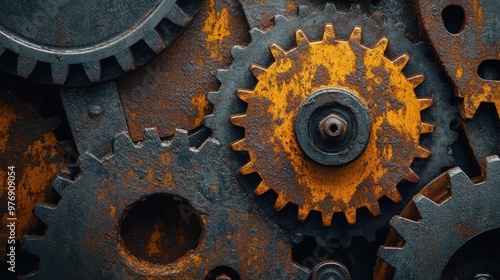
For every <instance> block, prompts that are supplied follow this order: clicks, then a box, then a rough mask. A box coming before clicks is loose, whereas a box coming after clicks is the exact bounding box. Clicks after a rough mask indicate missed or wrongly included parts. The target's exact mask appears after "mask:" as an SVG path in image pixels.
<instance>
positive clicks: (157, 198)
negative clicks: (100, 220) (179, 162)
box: [119, 194, 201, 264]
mask: <svg viewBox="0 0 500 280" xmlns="http://www.w3.org/2000/svg"><path fill="white" fill-rule="evenodd" d="M119 233H120V237H121V240H122V245H123V247H125V249H126V251H128V252H127V253H130V254H132V255H133V256H135V257H136V258H138V259H141V260H144V261H147V262H150V263H153V264H169V263H172V262H174V261H176V260H177V259H179V258H181V257H182V256H183V255H185V254H186V253H187V252H188V251H189V250H192V249H196V247H197V246H198V242H199V238H200V235H201V222H200V218H199V215H198V213H197V212H196V211H195V210H194V208H193V207H191V206H190V205H189V204H188V203H187V202H186V201H185V200H184V199H182V198H180V197H176V196H172V195H168V194H154V195H152V196H149V197H146V198H144V199H141V200H139V202H137V203H136V204H135V205H133V206H132V207H131V208H130V210H129V211H127V213H126V214H125V217H124V218H123V219H122V221H121V223H120V229H119Z"/></svg>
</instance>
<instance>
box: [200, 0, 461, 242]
mask: <svg viewBox="0 0 500 280" xmlns="http://www.w3.org/2000/svg"><path fill="white" fill-rule="evenodd" d="M327 23H333V25H334V26H335V34H336V36H337V37H338V38H348V37H349V33H350V32H351V31H352V30H353V29H354V27H355V26H359V27H361V28H362V30H363V32H362V36H363V37H362V42H361V43H362V44H363V45H365V46H372V45H373V44H375V43H376V42H377V40H380V39H381V38H382V37H386V38H387V39H388V40H389V45H388V48H387V50H386V52H385V55H386V56H387V57H389V58H395V57H396V56H397V55H400V54H402V53H408V54H409V56H410V61H409V62H408V64H407V65H406V67H405V68H404V69H403V72H404V73H405V74H408V73H411V74H417V73H422V74H424V75H425V78H426V81H424V83H423V84H421V85H420V86H419V87H417V88H416V90H415V91H416V94H417V97H418V96H426V97H429V96H430V97H433V98H434V105H433V106H431V107H430V108H429V109H426V110H425V111H423V112H422V120H424V121H426V122H429V123H432V124H434V125H435V126H436V131H435V132H434V133H432V134H430V135H423V136H422V138H421V142H420V143H421V146H424V147H427V148H430V150H431V151H432V157H431V158H430V159H426V160H421V161H414V162H413V166H412V168H413V169H414V170H415V171H416V173H417V174H418V175H419V176H420V178H421V182H420V183H419V184H416V185H412V184H409V183H408V184H407V183H403V184H401V185H400V186H399V191H400V193H401V195H402V203H400V204H396V203H394V202H392V201H388V199H384V198H383V199H382V200H384V201H381V200H379V202H380V205H381V215H380V216H378V217H373V216H372V215H371V214H369V213H368V210H366V211H364V210H365V209H361V210H358V215H357V216H358V221H357V223H356V225H354V226H348V225H347V223H346V222H344V221H341V220H340V221H339V220H337V221H336V218H335V216H334V219H333V225H332V226H331V227H328V228H324V227H322V225H321V221H320V219H321V218H318V217H316V218H315V217H309V218H308V219H306V221H305V222H298V221H297V219H296V218H295V217H296V216H297V209H296V208H295V209H294V208H293V207H289V206H290V204H289V206H286V207H285V208H284V209H283V210H282V211H281V212H274V211H273V209H272V205H273V203H274V199H275V197H273V196H272V195H268V196H266V195H263V196H261V197H258V198H255V200H256V201H257V203H258V204H259V205H260V206H261V207H262V208H264V209H266V210H267V213H268V214H269V215H270V216H272V217H273V218H274V219H276V220H277V221H278V223H279V224H280V225H282V226H283V227H285V228H288V229H291V230H294V231H295V232H297V233H299V234H304V235H309V236H317V237H319V236H321V237H322V238H324V239H329V238H336V239H339V240H340V241H341V243H342V244H343V245H346V246H348V245H349V243H350V239H351V238H352V237H355V236H364V237H365V238H366V239H367V240H369V241H373V240H375V233H376V231H377V230H379V229H381V228H385V227H387V224H388V222H389V220H390V218H391V217H392V216H393V215H395V214H396V213H400V211H401V210H402V209H403V207H404V206H405V205H406V204H407V203H408V202H409V201H410V199H411V197H412V196H413V195H415V194H416V193H417V192H418V190H420V189H421V188H422V187H423V186H424V185H425V184H426V183H427V182H429V181H430V180H431V179H432V178H434V177H435V176H437V175H438V174H439V173H440V172H442V171H441V170H442V169H443V168H447V167H450V166H454V165H456V164H455V162H454V159H453V152H452V151H451V147H452V144H453V143H454V141H455V139H456V137H457V135H456V133H455V132H453V131H452V130H451V129H450V121H451V120H452V119H453V118H454V117H455V116H457V115H458V112H457V110H456V108H454V107H452V106H451V105H450V102H449V98H450V97H451V96H452V94H453V93H452V89H451V88H450V87H449V86H448V85H447V84H444V83H442V81H441V80H440V78H439V71H440V68H439V65H438V64H437V63H435V62H433V61H430V60H429V59H428V58H427V57H426V54H427V53H428V47H427V46H426V45H425V44H424V43H418V44H412V43H411V42H410V41H408V40H407V38H406V37H405V27H404V25H402V24H392V23H390V22H385V20H384V17H383V15H380V13H375V14H373V15H372V16H371V17H369V16H365V15H362V14H361V11H360V8H359V6H353V7H352V8H351V10H350V11H349V12H348V13H342V12H338V11H337V10H336V8H335V6H334V4H333V3H330V2H327V4H326V6H325V7H324V9H323V11H322V12H321V13H310V11H309V9H307V7H301V9H299V14H298V16H297V17H296V18H294V19H286V18H284V17H282V16H279V15H278V16H276V17H275V26H274V27H273V28H271V29H270V30H269V31H267V32H263V31H261V30H259V29H255V28H254V29H252V30H250V35H251V39H252V41H251V43H250V44H249V45H248V46H235V47H233V49H232V52H231V54H232V56H233V58H234V62H233V64H232V65H231V66H230V68H229V69H227V70H219V71H218V73H217V78H218V79H219V80H220V82H221V86H220V89H219V91H218V92H211V93H209V95H208V99H209V100H210V102H212V103H213V104H214V113H213V114H212V115H209V116H207V117H206V125H207V127H209V128H210V129H211V130H212V131H213V136H214V138H215V139H217V140H218V141H220V142H221V144H222V145H223V146H224V147H225V151H226V153H228V158H231V159H232V161H233V162H232V164H233V168H232V169H233V174H235V175H236V174H237V172H238V171H237V170H236V169H237V168H239V167H241V166H242V165H243V164H244V163H246V162H248V159H247V158H244V157H245V155H240V154H236V153H232V152H231V151H230V148H229V147H230V143H232V142H233V141H235V140H238V139H240V138H243V137H242V136H243V132H242V130H241V128H236V127H235V126H228V120H229V117H230V116H231V115H233V114H237V113H244V112H245V103H244V102H242V101H241V100H239V99H238V98H237V97H236V95H235V93H236V91H237V89H240V88H248V89H252V88H253V87H254V86H255V83H256V81H255V78H254V76H253V75H252V73H251V72H250V71H249V70H248V68H249V66H250V65H251V64H257V65H263V66H267V65H270V64H271V63H272V62H273V57H272V55H271V52H270V51H269V45H270V44H271V43H276V44H277V45H279V46H281V47H282V48H283V49H291V48H292V47H294V44H295V31H296V30H297V29H301V30H303V31H304V33H305V34H307V36H308V38H309V40H310V41H315V40H318V39H319V38H321V35H322V32H323V30H324V26H325V24H327ZM258 180H259V178H255V176H254V177H252V175H250V176H248V177H242V178H241V180H240V182H241V183H242V184H243V185H244V188H245V189H246V190H247V191H248V192H252V191H253V188H255V186H256V184H257V183H258ZM363 211H364V212H363ZM310 216H313V215H310Z"/></svg>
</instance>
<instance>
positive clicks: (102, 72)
mask: <svg viewBox="0 0 500 280" xmlns="http://www.w3.org/2000/svg"><path fill="white" fill-rule="evenodd" d="M188 2H189V3H188ZM202 3H203V1H183V0H160V1H154V0H149V1H143V2H142V3H141V5H136V3H135V1H115V2H113V1H107V0H106V1H105V0H93V1H86V2H84V3H81V2H80V1H75V0H62V1H51V2H48V3H45V2H43V1H41V2H37V3H32V4H30V5H25V4H24V3H21V2H18V1H3V2H2V4H0V54H1V53H3V52H4V51H5V49H8V50H10V51H12V52H14V53H16V54H18V57H17V59H16V58H15V59H14V60H12V59H9V58H7V57H4V59H3V61H2V62H3V64H7V66H5V67H4V68H6V70H9V71H11V72H14V73H15V74H17V75H19V76H21V77H25V78H30V79H33V80H37V81H42V82H46V83H53V84H58V85H62V84H67V85H71V86H73V85H86V84H88V83H94V82H100V81H103V80H110V79H113V78H116V77H118V76H121V75H123V74H124V73H125V72H129V71H131V70H133V69H135V68H136V67H139V66H141V65H144V64H145V63H146V62H148V61H149V60H150V59H151V58H153V57H154V56H155V55H156V54H158V53H160V52H161V51H162V50H163V49H164V48H165V47H166V46H167V45H169V44H170V43H172V41H173V40H174V39H175V38H176V37H177V36H178V35H179V34H180V33H181V32H182V31H183V29H184V28H185V27H186V26H187V25H188V24H189V22H190V21H191V19H192V17H193V16H194V15H195V14H196V12H197V11H198V9H199V7H200V6H201V4H202ZM82 5H83V7H82ZM82 11H86V12H85V14H84V15H83V14H82ZM13 61H16V62H17V63H15V62H13ZM12 63H15V65H11V64H12Z"/></svg>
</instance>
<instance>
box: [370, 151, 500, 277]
mask: <svg viewBox="0 0 500 280" xmlns="http://www.w3.org/2000/svg"><path fill="white" fill-rule="evenodd" d="M482 171H483V173H482V176H481V177H480V178H475V179H472V180H471V179H469V178H468V177H467V175H466V174H465V173H464V172H463V171H462V170H461V169H460V168H454V169H451V170H449V171H448V172H446V173H444V174H442V175H441V176H439V177H438V178H436V179H435V180H434V181H432V182H431V183H430V184H429V185H428V186H427V187H425V188H424V189H423V190H422V192H421V193H420V194H418V195H416V196H415V197H414V198H413V200H412V202H411V203H410V204H409V205H408V206H407V207H406V208H405V210H404V211H403V212H402V214H401V215H400V216H395V217H394V218H393V219H392V220H391V226H392V227H393V228H394V231H392V233H391V234H390V235H389V238H388V239H387V241H386V244H385V245H384V246H382V247H381V248H380V250H379V257H380V258H381V260H383V261H384V262H380V263H379V265H378V269H377V272H376V277H375V278H376V279H441V278H439V277H440V275H442V273H443V271H444V269H445V267H446V264H447V263H448V262H449V261H450V259H451V257H452V256H453V254H454V253H455V252H456V251H457V250H458V249H459V248H460V247H461V246H462V245H464V244H465V243H466V242H467V241H468V240H470V239H471V238H473V237H474V236H476V235H478V234H480V233H484V232H487V231H489V230H492V229H496V228H499V227H500V207H499V205H500V196H498V195H497V194H498V192H499V191H500V159H499V158H498V156H491V157H488V158H486V159H485V160H484V163H483V166H482ZM478 202H480V203H478ZM387 264H389V265H390V266H392V267H393V268H394V269H395V271H394V270H393V269H392V268H391V267H389V266H388V265H387Z"/></svg>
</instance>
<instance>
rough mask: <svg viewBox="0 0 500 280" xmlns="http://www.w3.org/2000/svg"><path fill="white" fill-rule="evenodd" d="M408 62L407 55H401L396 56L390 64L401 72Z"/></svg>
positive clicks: (408, 57)
mask: <svg viewBox="0 0 500 280" xmlns="http://www.w3.org/2000/svg"><path fill="white" fill-rule="evenodd" d="M409 60H410V56H409V55H408V54H406V53H405V54H402V55H400V56H398V57H397V58H396V59H394V60H393V61H392V63H393V64H394V65H395V66H396V67H398V68H399V69H400V70H403V68H404V67H405V65H406V63H408V61H409Z"/></svg>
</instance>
